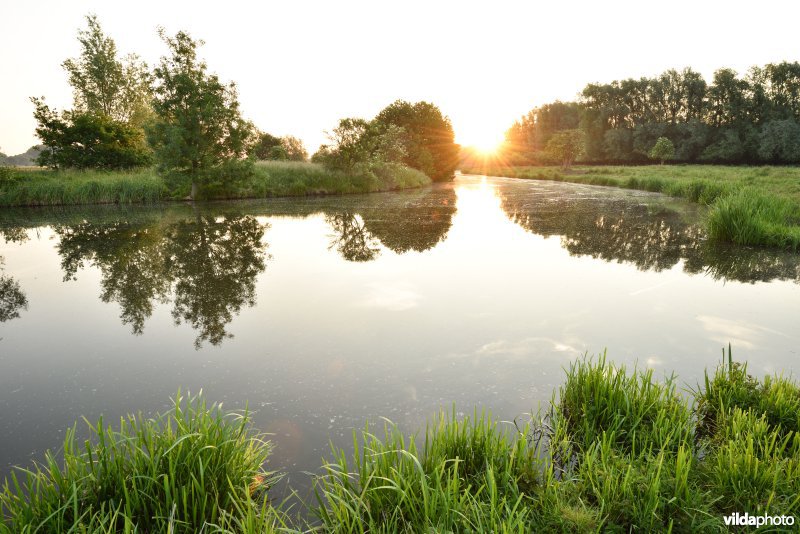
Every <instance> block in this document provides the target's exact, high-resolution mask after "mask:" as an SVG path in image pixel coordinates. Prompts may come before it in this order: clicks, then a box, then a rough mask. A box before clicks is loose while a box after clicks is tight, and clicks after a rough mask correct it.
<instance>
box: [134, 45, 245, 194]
mask: <svg viewBox="0 0 800 534" xmlns="http://www.w3.org/2000/svg"><path fill="white" fill-rule="evenodd" d="M159 35H160V36H161V38H162V40H163V41H164V43H165V44H166V45H167V47H168V49H169V53H170V55H168V56H164V57H162V58H161V61H160V63H159V64H158V66H157V67H156V68H155V71H154V74H155V79H156V85H155V88H154V94H155V98H154V100H153V109H154V110H155V113H156V120H155V121H154V123H153V125H152V126H151V127H150V128H149V129H148V140H149V141H150V144H151V145H152V147H153V149H154V151H155V157H156V161H157V163H158V165H159V169H160V170H161V171H162V172H163V173H165V174H167V175H169V176H171V177H176V178H183V179H186V180H188V182H189V183H190V184H191V197H192V198H196V197H197V195H198V194H199V193H201V189H205V190H209V189H212V188H228V187H231V186H232V185H233V184H234V182H235V181H236V177H242V176H244V175H245V174H246V173H247V169H246V168H247V164H246V162H245V160H244V158H245V156H246V152H247V150H248V148H249V147H250V145H251V144H252V141H253V137H254V128H253V126H252V124H251V123H250V122H248V121H246V120H244V119H243V118H242V116H241V113H240V112H239V100H238V93H237V90H236V86H235V84H233V83H231V84H227V85H226V84H224V83H222V82H221V81H220V80H219V78H218V77H217V75H215V74H209V73H208V67H207V66H206V63H205V62H204V61H202V60H200V59H198V57H197V48H198V46H199V45H201V44H202V43H201V42H197V41H195V40H193V39H192V38H191V37H190V36H189V34H187V33H185V32H178V34H177V35H175V37H169V36H167V35H166V34H165V33H164V31H163V30H160V31H159Z"/></svg>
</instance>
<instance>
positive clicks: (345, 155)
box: [32, 16, 458, 198]
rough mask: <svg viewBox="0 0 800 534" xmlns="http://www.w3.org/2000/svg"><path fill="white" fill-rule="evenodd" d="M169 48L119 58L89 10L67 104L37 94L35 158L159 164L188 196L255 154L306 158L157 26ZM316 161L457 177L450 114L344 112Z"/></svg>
mask: <svg viewBox="0 0 800 534" xmlns="http://www.w3.org/2000/svg"><path fill="white" fill-rule="evenodd" d="M159 36H160V37H161V39H162V41H163V42H164V43H165V45H166V46H167V48H168V51H169V53H168V55H166V56H164V57H162V58H161V60H160V62H159V63H158V65H156V66H155V68H154V69H153V70H152V71H151V70H150V69H149V68H148V67H147V65H146V64H145V63H144V62H143V61H141V60H140V59H139V58H138V57H137V56H135V55H128V56H126V57H125V58H123V59H122V60H120V59H119V58H118V54H117V49H116V45H115V43H114V41H113V39H111V38H110V37H108V36H107V35H105V34H104V33H103V31H102V29H101V27H100V24H99V23H98V21H97V18H96V17H95V16H88V17H87V28H86V29H85V30H81V31H80V32H79V33H78V41H79V42H80V44H81V53H80V56H79V57H77V58H74V59H68V60H66V61H65V62H64V63H63V65H62V66H63V67H64V69H65V70H66V71H67V73H68V75H69V82H70V85H71V86H72V88H73V94H74V105H73V109H71V110H67V111H62V112H59V111H57V110H54V109H51V108H50V107H49V106H48V105H47V104H46V103H45V100H44V98H43V97H41V98H33V99H32V101H33V103H34V106H35V111H34V116H35V118H36V120H37V122H38V127H37V129H36V133H37V135H38V136H39V137H40V138H41V140H42V144H43V145H44V147H43V149H42V152H41V153H40V155H39V158H38V162H39V164H41V165H45V166H49V167H55V168H65V167H72V168H79V169H85V168H101V169H126V168H132V167H139V166H144V165H150V164H152V163H156V164H157V165H158V169H159V171H160V172H161V173H163V174H164V175H165V176H167V177H168V178H170V183H173V184H174V185H177V184H181V183H184V184H186V183H188V184H191V196H192V198H195V197H196V195H198V194H199V193H200V192H201V189H202V191H203V192H204V193H213V192H214V190H216V189H224V188H230V187H233V186H235V185H236V183H237V182H238V181H240V180H244V179H245V178H246V177H248V176H249V175H250V174H251V172H252V160H253V159H255V158H259V159H273V160H293V161H303V160H306V159H307V157H308V153H307V152H306V150H305V148H304V147H303V144H302V142H301V141H300V140H299V139H297V138H295V137H291V136H286V137H275V136H273V135H271V134H269V133H265V132H259V131H258V130H256V128H255V127H254V126H253V124H252V123H251V122H250V121H247V120H245V119H244V118H243V117H242V114H241V111H240V109H239V100H238V93H237V89H236V85H235V84H233V83H229V84H226V83H223V82H222V81H221V80H220V79H219V78H218V77H217V75H215V74H212V73H209V72H208V67H207V65H206V63H205V62H204V61H202V60H201V59H200V58H198V55H197V50H198V47H199V46H200V45H202V42H198V41H195V40H193V39H192V38H191V37H190V36H189V35H188V34H187V33H185V32H179V33H177V34H176V35H175V36H174V37H172V36H168V35H166V34H165V32H164V31H163V30H159ZM330 137H331V140H332V144H331V145H329V146H324V147H323V148H322V150H321V151H320V152H319V153H318V154H317V155H316V159H317V160H318V161H322V162H324V163H325V164H326V165H328V166H330V167H332V168H336V169H343V170H347V171H352V170H354V168H355V166H357V165H370V164H373V163H375V162H384V163H399V164H404V165H407V166H410V167H414V168H416V169H419V170H421V171H422V172H424V173H425V174H427V175H429V176H431V177H432V178H433V179H446V178H450V177H452V176H453V173H454V170H455V167H456V165H457V159H458V146H457V145H456V144H455V143H454V135H453V128H452V126H451V124H450V121H449V120H448V119H447V118H446V117H444V116H442V114H441V112H440V111H439V109H438V108H437V107H436V106H434V105H433V104H429V103H427V102H418V103H416V104H410V103H408V102H403V101H397V102H395V103H393V104H391V105H390V106H388V107H387V108H386V109H384V110H383V111H381V113H380V114H379V115H378V116H377V117H376V118H375V119H374V120H372V121H370V122H367V121H364V120H361V119H343V120H342V121H341V122H340V124H339V126H338V127H337V128H335V129H334V130H333V133H332V134H331V135H330Z"/></svg>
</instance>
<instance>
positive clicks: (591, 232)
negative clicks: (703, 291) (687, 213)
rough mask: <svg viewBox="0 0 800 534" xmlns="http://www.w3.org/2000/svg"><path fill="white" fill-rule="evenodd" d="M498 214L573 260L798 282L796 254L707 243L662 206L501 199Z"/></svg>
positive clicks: (613, 201)
mask: <svg viewBox="0 0 800 534" xmlns="http://www.w3.org/2000/svg"><path fill="white" fill-rule="evenodd" d="M500 201H501V206H502V209H503V210H504V211H505V213H506V215H507V216H508V217H509V219H510V220H511V221H513V222H515V223H516V224H518V225H520V226H521V227H522V228H524V229H525V230H528V231H529V232H533V233H536V234H539V235H542V236H545V237H549V236H559V238H560V239H561V245H562V246H563V247H564V248H565V249H566V250H568V251H569V253H570V254H572V255H576V256H591V257H593V258H599V259H603V260H605V261H616V262H620V263H630V264H633V265H635V266H636V267H637V268H638V269H640V270H643V271H645V270H652V271H662V270H665V269H671V268H673V267H674V266H675V265H677V264H678V263H679V262H681V261H682V262H683V269H684V270H685V271H686V272H688V273H692V274H695V273H706V274H708V275H710V276H712V277H713V278H714V279H723V280H736V281H739V282H747V283H754V282H758V281H764V282H767V281H770V280H793V281H795V282H798V283H800V255H797V254H791V253H785V252H781V251H776V250H769V249H759V248H749V247H741V246H735V245H724V244H713V243H709V242H708V240H707V238H706V235H705V233H704V231H703V230H702V228H701V227H700V226H699V225H698V224H696V223H690V222H687V221H686V220H685V217H684V215H683V214H682V213H681V212H680V211H678V210H677V209H674V208H670V207H669V205H668V203H664V204H661V203H658V202H653V201H649V202H647V203H644V202H642V203H634V202H631V199H605V198H604V199H597V198H587V199H575V198H568V197H565V198H553V197H552V196H543V197H541V198H536V197H531V196H530V195H526V194H514V193H509V192H504V191H502V190H501V192H500Z"/></svg>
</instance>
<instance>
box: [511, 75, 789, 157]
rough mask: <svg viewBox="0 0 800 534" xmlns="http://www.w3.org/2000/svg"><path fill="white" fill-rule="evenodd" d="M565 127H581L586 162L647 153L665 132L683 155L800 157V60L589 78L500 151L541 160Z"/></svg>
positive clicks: (520, 126)
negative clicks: (575, 95) (705, 73)
mask: <svg viewBox="0 0 800 534" xmlns="http://www.w3.org/2000/svg"><path fill="white" fill-rule="evenodd" d="M568 130H578V131H580V132H581V133H582V135H583V146H582V148H583V154H584V156H583V157H584V159H585V160H586V161H591V162H608V163H612V162H641V161H646V160H647V159H648V157H649V156H650V153H651V151H652V150H653V148H654V146H655V145H656V142H657V141H658V140H659V139H660V138H665V139H667V140H669V142H670V143H671V144H672V145H673V148H674V158H675V159H676V160H679V161H684V162H719V163H777V164H781V163H798V162H800V63H797V62H793V63H789V62H783V63H778V64H768V65H766V66H764V67H753V68H751V69H750V70H749V71H748V73H747V74H746V75H744V76H739V75H738V74H737V73H736V72H735V71H733V70H732V69H720V70H718V71H716V72H715V73H714V78H713V80H712V82H711V83H710V84H709V83H707V82H706V81H705V80H704V79H703V77H702V76H701V75H700V74H699V73H697V72H695V71H693V70H692V69H689V68H686V69H684V70H682V71H677V70H674V69H673V70H668V71H666V72H664V73H663V74H661V75H660V76H657V77H655V78H640V79H638V80H637V79H632V78H630V79H626V80H621V81H613V82H611V83H606V84H589V85H587V86H586V87H585V88H584V90H583V92H582V93H581V96H580V98H579V100H578V101H577V102H558V101H557V102H553V103H551V104H545V105H543V106H541V107H538V108H535V109H533V110H532V111H530V112H529V113H528V114H527V115H525V116H524V117H522V118H520V119H519V120H518V121H516V122H515V123H514V124H513V125H512V126H511V128H509V130H508V131H507V132H506V143H505V146H504V153H505V154H504V155H505V156H506V157H507V158H509V159H510V160H511V161H512V162H514V163H537V162H541V161H544V160H546V159H547V155H548V150H547V144H548V142H549V141H550V139H551V138H552V137H553V136H554V135H557V134H558V133H559V132H563V131H568ZM662 146H664V142H663V141H662ZM657 159H660V158H657Z"/></svg>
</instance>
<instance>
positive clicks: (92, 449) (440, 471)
mask: <svg viewBox="0 0 800 534" xmlns="http://www.w3.org/2000/svg"><path fill="white" fill-rule="evenodd" d="M685 393H686V394H681V393H680V392H679V391H678V389H677V382H676V378H675V377H674V376H670V377H667V378H665V379H663V380H658V379H656V378H655V377H654V375H653V373H652V371H650V370H643V369H637V368H634V369H633V370H631V371H628V370H626V369H625V368H624V367H622V366H615V365H613V364H612V363H611V362H610V361H609V360H608V359H607V357H606V356H605V354H604V355H602V356H600V357H598V358H583V359H579V360H577V361H576V362H574V363H572V364H571V365H570V366H569V368H568V369H567V370H566V379H565V381H564V384H563V385H562V386H561V387H560V388H559V389H558V391H557V392H555V393H554V395H553V398H552V402H551V403H550V405H549V406H548V407H547V409H545V410H544V411H540V412H539V413H537V414H536V415H534V416H532V417H531V419H530V421H529V422H528V423H527V424H517V423H514V424H510V423H501V422H497V421H495V420H493V419H492V417H491V416H490V415H489V414H488V413H487V412H478V411H477V410H475V411H474V412H473V414H472V415H471V416H467V417H458V416H457V415H456V412H455V408H454V409H453V411H452V412H451V413H440V414H439V415H438V416H436V417H435V418H434V419H432V420H431V422H430V423H429V425H428V427H427V429H426V431H425V432H424V433H423V434H422V435H421V436H415V435H412V436H408V435H407V434H405V433H404V432H402V431H401V430H400V429H399V428H398V427H397V426H395V425H393V424H391V423H389V422H388V421H387V422H385V424H384V425H383V429H382V432H381V433H374V432H373V431H372V430H371V429H370V427H369V426H367V427H365V428H364V429H363V430H362V431H360V432H355V433H354V435H353V446H352V450H351V451H350V452H348V451H345V450H342V449H339V448H332V450H331V455H330V460H328V461H327V462H325V463H324V465H323V467H322V472H321V473H320V474H319V475H318V476H317V477H316V481H315V495H314V499H313V500H314V502H313V503H312V504H309V505H307V506H310V508H309V510H310V512H311V519H308V518H306V519H298V518H296V517H294V518H292V517H291V516H290V515H289V513H288V510H285V509H283V506H284V504H283V503H275V502H271V501H270V500H268V498H267V490H268V489H269V485H270V482H271V481H272V480H273V479H274V477H273V476H272V475H271V474H270V473H269V472H266V471H264V467H263V465H264V461H265V460H266V458H267V455H268V453H269V445H268V443H267V442H265V441H263V437H262V436H260V435H258V434H254V433H253V431H252V429H251V428H250V427H249V426H248V424H247V417H246V415H241V416H238V417H231V416H230V415H225V414H223V413H222V412H220V411H219V409H218V408H217V407H216V406H212V407H206V405H205V403H204V402H203V401H202V399H201V398H190V399H187V400H182V399H180V398H177V399H176V402H175V408H174V409H173V411H172V412H170V413H169V414H167V415H164V416H159V417H156V418H154V419H145V418H143V417H141V416H139V417H130V418H127V419H124V420H122V421H121V423H120V427H119V429H118V430H112V429H111V428H110V427H108V428H107V427H104V426H103V423H102V421H101V422H99V423H97V424H96V425H93V426H92V431H93V434H94V439H92V440H91V441H89V442H87V443H86V444H84V445H83V446H79V444H78V443H77V441H76V439H75V434H74V431H71V432H70V433H69V434H68V436H67V439H66V442H65V448H64V454H63V456H64V459H63V461H59V460H57V459H56V458H55V456H54V455H52V454H48V455H47V457H46V459H45V462H44V463H43V464H41V465H37V466H35V467H34V468H32V469H29V470H26V471H23V475H22V476H21V477H19V476H15V477H13V478H12V479H11V480H10V481H8V482H7V483H6V484H5V487H4V488H3V492H2V493H0V505H1V506H2V509H3V523H2V525H0V531H3V532H241V533H261V532H274V531H284V532H285V531H300V530H304V531H320V532H347V533H350V532H357V533H367V532H369V533H376V532H377V533H383V532H385V533H390V532H520V533H527V532H675V533H683V532H686V533H694V532H701V533H705V532H726V531H728V529H727V527H726V525H725V523H724V519H723V518H724V516H726V515H727V514H731V513H734V512H739V513H749V514H751V515H761V514H769V515H792V516H795V517H797V515H798V514H800V433H798V432H799V429H800V387H798V385H797V384H796V383H795V382H794V381H792V380H789V379H788V378H786V377H783V376H779V375H778V376H770V377H765V378H764V379H763V380H758V379H756V378H754V377H752V376H750V375H748V374H747V366H746V365H744V364H739V363H736V362H734V361H733V359H732V356H731V353H730V349H729V350H728V354H727V357H725V358H723V362H722V364H721V365H720V366H719V367H718V368H717V369H716V370H715V371H714V372H713V373H708V372H707V373H706V376H705V379H704V382H703V384H701V385H699V386H698V387H697V388H696V389H695V390H689V391H686V392H685ZM760 531H761V532H769V531H781V530H780V528H776V529H773V530H770V529H769V528H763V529H761V530H760Z"/></svg>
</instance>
